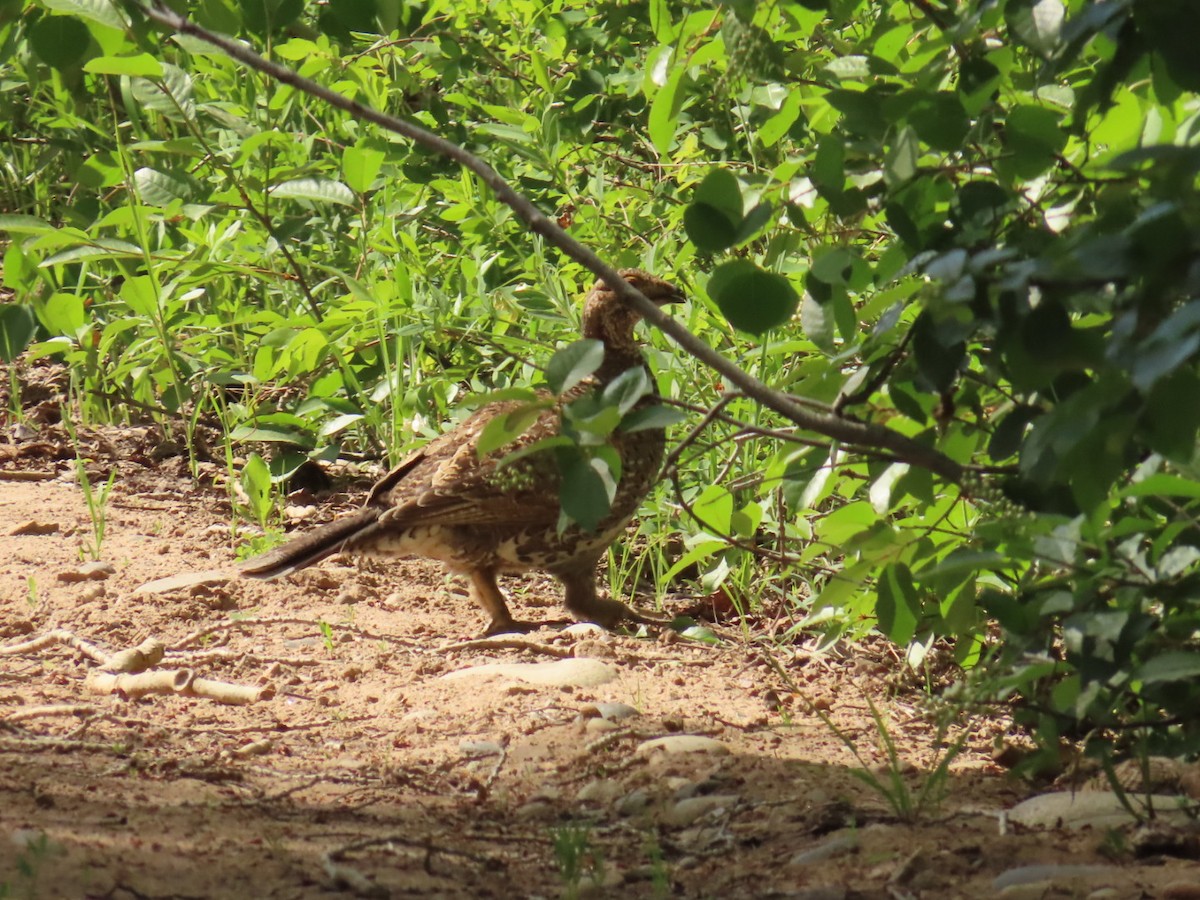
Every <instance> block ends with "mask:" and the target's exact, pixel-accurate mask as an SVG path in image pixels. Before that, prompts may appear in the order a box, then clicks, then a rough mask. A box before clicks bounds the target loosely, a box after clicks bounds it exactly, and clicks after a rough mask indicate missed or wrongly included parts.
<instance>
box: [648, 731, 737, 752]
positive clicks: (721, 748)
mask: <svg viewBox="0 0 1200 900" xmlns="http://www.w3.org/2000/svg"><path fill="white" fill-rule="evenodd" d="M634 753H635V754H636V755H637V756H651V755H653V754H656V753H713V754H719V755H725V754H728V753H729V746H728V745H727V744H723V743H722V742H721V741H718V740H717V739H716V738H710V737H704V736H703V735H699V734H671V735H667V736H666V737H660V738H654V739H653V740H649V741H642V743H640V744H638V745H637V749H636V750H634Z"/></svg>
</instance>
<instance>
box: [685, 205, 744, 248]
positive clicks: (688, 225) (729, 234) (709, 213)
mask: <svg viewBox="0 0 1200 900" xmlns="http://www.w3.org/2000/svg"><path fill="white" fill-rule="evenodd" d="M683 227H684V229H685V230H686V231H687V236H688V240H690V241H691V242H692V243H693V244H695V245H696V248H697V249H698V250H701V251H703V252H705V253H719V252H720V251H722V250H724V249H725V248H727V247H731V246H733V244H734V242H735V241H737V224H735V223H734V222H731V221H729V219H728V218H726V217H725V215H724V214H722V213H721V211H720V210H719V209H717V208H716V207H714V206H709V205H708V204H707V203H689V204H688V207H687V209H685V210H684V211H683Z"/></svg>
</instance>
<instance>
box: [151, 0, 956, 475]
mask: <svg viewBox="0 0 1200 900" xmlns="http://www.w3.org/2000/svg"><path fill="white" fill-rule="evenodd" d="M129 5H130V6H131V7H132V8H134V9H136V10H138V11H140V12H141V13H142V14H144V15H146V16H148V17H149V18H150V19H152V20H153V21H155V22H157V23H159V24H160V25H163V26H165V27H167V28H170V29H173V30H174V31H177V32H179V33H180V34H186V35H190V36H192V37H195V38H198V39H200V40H202V41H205V42H206V43H209V44H212V45H213V46H215V47H218V48H220V49H221V50H222V51H224V52H225V53H226V54H227V55H228V56H230V57H231V58H233V59H235V60H237V61H238V62H240V63H243V64H244V65H246V66H249V67H250V68H252V69H255V70H256V71H259V72H262V73H264V74H266V75H269V76H270V77H272V78H274V79H276V80H277V81H279V82H281V83H283V84H286V85H288V86H290V87H293V88H295V89H296V90H298V91H302V92H304V93H306V94H309V95H310V96H313V97H316V98H318V99H320V100H322V101H324V102H326V103H328V104H329V105H330V106H333V107H335V108H336V109H340V110H343V111H344V112H347V113H349V114H350V115H351V116H353V117H354V118H355V119H358V120H360V121H364V122H371V123H372V124H374V125H377V126H379V127H380V128H383V129H385V130H387V131H390V132H393V133H394V134H398V135H401V136H402V137H405V138H408V139H410V140H412V141H415V142H416V143H417V144H419V145H420V146H422V147H424V148H425V149H427V150H431V151H433V152H434V153H438V154H440V155H442V156H445V157H447V158H449V159H452V160H454V161H455V162H457V163H458V164H459V165H461V166H463V167H464V168H466V169H468V170H469V171H471V172H473V173H475V174H476V175H477V176H479V178H480V179H481V180H482V181H483V182H484V184H486V185H487V186H488V187H489V188H491V190H492V192H493V193H494V194H495V195H496V198H497V199H498V200H500V201H501V202H502V203H504V204H505V205H507V206H508V207H510V208H511V209H512V210H513V211H514V212H515V213H516V214H517V216H518V217H520V218H521V219H522V220H523V221H524V222H525V224H526V225H527V226H528V228H529V229H530V230H531V231H533V232H534V233H536V234H539V235H541V236H542V237H544V238H545V239H546V240H547V241H549V242H550V243H551V244H552V245H554V246H555V247H557V248H558V249H559V250H561V251H562V252H563V253H564V254H565V255H567V256H568V257H570V258H571V259H573V260H575V261H576V262H577V263H579V264H580V265H582V266H583V267H584V268H586V269H588V270H589V271H591V272H592V273H593V274H594V275H596V277H597V278H600V279H602V280H603V281H604V282H605V283H607V284H608V285H609V286H610V287H612V288H613V289H614V290H615V291H616V293H617V294H618V295H619V296H620V297H621V299H622V300H624V301H625V302H626V303H628V304H629V305H630V306H632V307H633V308H634V309H636V310H637V311H638V312H640V313H641V314H642V316H643V318H645V319H646V321H648V322H649V323H650V324H652V325H654V326H655V327H657V328H658V329H659V330H660V331H662V332H663V333H664V334H666V335H667V336H669V337H671V338H673V339H674V341H675V342H676V343H677V344H678V345H679V346H680V347H681V348H683V349H684V350H685V351H686V352H688V353H690V354H691V355H692V356H694V357H696V358H697V359H699V360H700V361H701V362H702V363H704V365H706V366H708V367H709V368H711V369H713V370H715V371H716V372H718V373H720V374H721V375H722V376H723V377H724V378H725V379H726V380H728V381H729V383H730V384H732V385H734V386H735V387H737V388H738V389H739V390H741V391H742V392H743V393H744V394H745V395H746V396H747V397H750V398H751V399H752V400H754V401H755V402H757V403H760V404H762V405H763V406H765V407H767V408H768V409H771V410H774V411H775V412H777V413H779V414H780V415H782V416H784V417H786V418H788V419H790V420H791V421H792V422H795V423H796V424H797V425H799V426H800V427H801V428H804V429H806V430H809V431H815V432H817V433H818V434H823V435H825V436H826V437H829V438H832V439H834V440H836V441H841V442H842V443H843V444H845V445H846V446H847V447H848V448H851V449H876V450H878V449H884V450H888V451H890V452H891V453H893V454H895V455H896V457H897V458H899V459H901V460H903V461H905V462H907V463H909V464H911V465H914V466H919V467H921V468H924V469H928V470H930V471H932V472H934V473H936V474H938V475H940V476H941V477H943V478H945V479H946V480H948V481H951V482H954V483H955V484H961V483H962V482H963V480H964V479H965V478H966V477H967V469H966V468H965V467H964V466H962V465H961V464H959V463H958V462H955V461H954V460H953V459H951V458H950V457H948V456H946V455H945V454H944V453H941V452H939V451H937V450H935V449H934V448H932V447H928V446H926V445H924V444H921V443H919V442H917V441H914V440H912V439H911V438H908V437H906V436H905V435H902V434H900V433H899V432H896V431H893V430H892V429H890V428H886V427H884V426H882V425H875V424H872V423H867V422H858V421H854V420H851V419H847V418H844V417H842V416H839V415H835V414H833V413H831V412H828V411H825V410H826V409H827V407H825V408H824V409H822V408H821V407H823V405H822V404H811V403H808V401H805V400H803V399H799V398H795V397H791V396H789V395H787V394H785V393H783V392H781V391H778V390H775V389H774V388H772V387H770V386H769V385H767V384H765V383H764V382H762V381H759V380H758V379H757V378H755V377H754V376H753V375H751V374H750V373H748V372H746V371H744V370H743V369H742V368H741V367H739V366H738V365H737V364H736V363H735V362H733V361H732V360H730V359H728V358H726V357H725V356H722V355H721V354H720V353H718V352H717V351H716V350H714V349H713V348H712V347H710V346H709V345H708V344H706V343H704V341H702V340H700V338H698V337H697V336H696V335H694V334H692V332H690V331H689V330H688V329H687V328H685V327H684V326H683V325H682V324H680V323H679V322H678V321H676V320H675V319H673V318H671V317H670V316H668V315H667V314H665V313H664V312H663V311H662V310H660V309H659V308H658V307H657V306H655V305H654V304H653V303H651V302H650V301H649V300H648V299H646V297H644V296H643V295H642V294H641V293H640V292H639V291H637V290H635V289H634V288H633V287H631V286H630V285H629V284H628V283H627V282H626V281H625V280H624V279H623V278H621V276H620V275H618V274H617V271H616V269H614V268H613V267H612V266H611V265H609V264H608V263H607V262H605V261H604V260H603V259H601V258H600V257H599V256H597V255H596V253H594V252H593V251H592V250H591V249H589V248H588V247H586V246H584V245H583V244H581V243H580V242H579V241H577V240H575V239H574V238H573V237H571V236H570V235H569V234H567V232H565V231H564V230H563V229H562V228H560V227H559V226H558V224H557V223H556V222H555V221H554V220H553V219H551V218H549V217H548V216H546V215H545V214H544V213H543V212H542V211H541V210H539V209H538V208H537V207H536V206H534V204H533V203H532V202H531V201H530V200H528V199H527V198H526V197H525V196H523V195H522V194H519V193H517V192H516V191H515V190H514V189H513V188H512V186H511V185H509V183H508V182H507V181H505V180H504V178H503V177H501V175H500V174H499V173H498V172H497V171H496V170H495V169H493V168H492V167H491V166H489V165H488V164H487V163H486V162H484V161H483V160H482V159H480V158H479V157H477V156H475V155H474V154H472V153H469V152H467V151H466V150H464V149H463V148H462V147H460V146H458V145H457V144H455V143H453V142H451V141H448V140H446V139H445V138H443V137H440V136H439V135H436V134H434V133H433V132H431V131H427V130H426V129H424V128H421V127H420V126H418V125H415V124H413V123H412V122H408V121H406V120H404V119H400V118H397V117H395V116H391V115H388V114H386V113H383V112H380V111H379V110H377V109H374V108H372V107H369V106H366V105H364V104H362V103H359V102H358V101H356V100H351V99H350V98H348V97H345V96H343V95H341V94H338V93H336V92H335V91H333V90H331V89H329V88H327V87H324V86H322V85H320V84H318V83H316V82H315V81H312V80H310V79H308V78H304V77H303V76H301V75H299V74H297V73H296V72H294V71H292V70H291V69H288V68H287V67H285V66H281V65H279V64H278V63H274V62H271V61H269V60H266V59H264V58H263V57H261V56H259V55H258V54H257V53H255V52H254V51H253V50H251V49H249V48H248V47H246V46H244V45H243V44H241V43H239V42H237V41H235V40H233V39H231V38H228V37H223V36H221V35H217V34H214V33H213V32H211V31H209V30H208V29H206V28H202V27H201V26H199V25H197V24H196V23H195V22H192V21H190V20H189V19H187V18H185V17H184V16H181V15H179V14H178V13H176V12H174V11H173V10H171V9H169V8H167V7H166V6H163V5H157V4H156V5H152V6H147V5H144V4H142V3H141V2H137V0H133V2H130V4H129ZM809 406H812V407H816V408H806V407H809Z"/></svg>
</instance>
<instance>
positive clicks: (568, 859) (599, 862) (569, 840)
mask: <svg viewBox="0 0 1200 900" xmlns="http://www.w3.org/2000/svg"><path fill="white" fill-rule="evenodd" d="M551 834H552V836H553V839H554V858H555V860H557V862H558V874H559V877H560V878H561V879H562V882H563V896H564V897H567V898H568V900H575V898H577V897H578V896H579V893H580V891H579V889H580V886H581V885H582V883H583V879H584V878H585V877H586V878H588V879H589V880H590V881H591V882H592V883H593V884H595V885H599V884H600V883H601V882H602V881H603V878H604V858H603V857H602V856H601V855H600V851H599V850H598V849H596V848H595V847H593V846H592V840H591V829H589V828H588V827H587V826H586V825H580V824H574V823H572V824H570V825H564V826H563V827H561V828H555V829H552V831H551Z"/></svg>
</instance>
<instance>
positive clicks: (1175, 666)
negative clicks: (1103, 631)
mask: <svg viewBox="0 0 1200 900" xmlns="http://www.w3.org/2000/svg"><path fill="white" fill-rule="evenodd" d="M1133 677H1134V680H1136V681H1140V682H1142V683H1143V684H1155V683H1157V682H1162V681H1191V680H1193V679H1195V678H1198V677H1200V653H1187V652H1184V651H1175V652H1170V653H1163V654H1162V655H1161V656H1156V657H1154V658H1153V659H1150V660H1147V661H1146V663H1145V664H1144V665H1143V666H1142V667H1141V668H1140V669H1138V670H1137V673H1136V674H1135V675H1134V676H1133Z"/></svg>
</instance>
